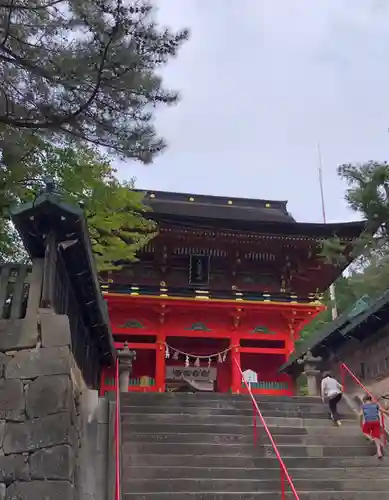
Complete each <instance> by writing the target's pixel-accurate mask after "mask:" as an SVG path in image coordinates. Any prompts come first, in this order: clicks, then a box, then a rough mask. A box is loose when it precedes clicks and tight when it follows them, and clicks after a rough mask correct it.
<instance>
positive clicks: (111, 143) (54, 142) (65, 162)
mask: <svg viewBox="0 0 389 500" xmlns="http://www.w3.org/2000/svg"><path fill="white" fill-rule="evenodd" d="M154 10H155V7H154V6H153V5H152V4H151V3H149V2H147V0H145V1H142V0H139V1H137V2H136V3H133V4H131V3H128V2H123V0H4V1H2V2H1V3H0V26H1V29H0V32H1V36H0V259H1V260H2V261H7V260H10V259H11V260H23V259H25V258H26V256H25V254H24V253H23V248H22V246H21V244H20V240H19V239H18V236H17V234H16V233H15V230H14V228H13V227H12V224H11V222H10V220H9V212H10V207H11V206H12V205H13V204H15V203H20V202H23V201H26V200H30V199H33V197H34V196H36V194H37V189H38V188H37V186H39V183H40V182H41V181H42V178H43V176H44V175H51V176H52V177H54V179H55V181H56V183H57V185H58V187H59V189H60V190H61V191H62V193H63V194H64V197H65V199H66V198H67V199H68V200H69V201H72V202H73V203H83V205H84V206H85V213H86V216H87V219H88V225H89V228H90V234H91V240H92V245H93V251H94V252H95V255H96V259H97V264H98V267H99V268H100V269H107V268H111V267H112V265H113V264H112V263H116V262H120V261H123V260H126V261H127V260H133V259H134V258H135V254H136V251H137V250H138V249H139V248H140V247H141V246H142V245H144V244H145V243H146V242H147V241H148V240H149V238H150V237H151V235H152V234H153V232H154V231H155V227H154V225H153V224H152V223H151V222H149V221H148V220H147V219H145V218H144V217H143V212H144V210H145V207H144V206H143V203H142V196H141V194H139V193H136V192H134V191H133V190H131V188H132V187H133V183H132V181H130V182H128V183H120V182H119V181H118V180H117V179H116V177H115V172H114V170H113V169H112V167H111V166H110V164H109V162H108V160H107V158H106V157H104V156H102V155H101V154H100V153H99V151H100V150H104V151H106V152H107V153H108V154H109V153H113V154H115V155H118V156H119V157H122V158H131V159H135V160H140V161H142V162H144V163H149V162H151V161H152V160H153V157H154V156H155V155H156V154H158V153H159V152H160V151H162V150H163V149H164V147H165V143H164V141H163V139H162V138H160V137H158V136H157V133H156V130H155V128H154V125H153V118H154V110H155V108H156V107H157V106H159V105H172V104H175V103H176V102H177V100H178V94H177V93H176V92H174V91H170V90H168V89H165V88H164V87H163V83H162V79H161V77H160V75H159V73H160V69H161V68H162V67H163V66H164V65H165V64H166V63H167V62H168V61H169V59H171V58H172V57H174V56H175V55H176V54H177V52H178V50H179V48H180V47H181V45H182V44H183V43H184V41H185V40H186V39H187V37H188V32H187V31H186V30H182V31H179V32H172V31H171V30H168V29H160V28H159V27H158V26H157V24H156V23H155V22H154V20H153V14H154Z"/></svg>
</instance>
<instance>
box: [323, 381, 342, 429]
mask: <svg viewBox="0 0 389 500" xmlns="http://www.w3.org/2000/svg"><path fill="white" fill-rule="evenodd" d="M342 391H343V388H342V386H341V385H340V383H339V382H338V381H337V380H336V379H335V378H334V377H332V375H331V373H329V372H324V373H323V377H322V380H321V398H322V400H323V403H327V404H328V406H329V409H330V412H331V418H332V419H333V421H334V422H335V423H336V425H337V426H338V427H340V426H341V425H342V423H341V421H340V415H339V413H338V403H339V402H340V400H341V399H342Z"/></svg>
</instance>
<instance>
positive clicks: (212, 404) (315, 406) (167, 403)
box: [121, 396, 351, 412]
mask: <svg viewBox="0 0 389 500" xmlns="http://www.w3.org/2000/svg"><path fill="white" fill-rule="evenodd" d="M144 406H153V407H158V406H163V407H165V408H185V409H188V408H213V409H223V408H231V409H234V408H236V409H239V408H243V409H252V406H253V405H252V401H251V399H249V398H246V397H245V398H241V399H233V400H229V399H224V400H216V401H213V400H211V401H209V400H202V399H200V400H197V399H189V400H182V399H178V398H173V399H166V398H156V399H149V398H148V399H145V400H142V401H141V400H139V399H133V398H132V396H131V397H130V398H124V400H122V401H121V407H122V408H127V407H130V408H136V407H140V408H142V407H144ZM258 407H259V408H260V410H272V409H278V410H287V409H290V408H295V409H300V410H306V411H309V410H325V411H327V406H326V405H325V404H323V403H322V401H321V400H320V399H319V400H317V401H316V402H315V403H306V402H304V403H295V402H294V401H292V400H289V401H278V402H277V401H272V400H269V401H258ZM339 408H340V409H342V410H344V411H347V412H350V411H351V410H350V409H349V407H348V406H347V404H346V403H344V402H341V403H340V404H339Z"/></svg>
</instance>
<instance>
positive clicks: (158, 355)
mask: <svg viewBox="0 0 389 500" xmlns="http://www.w3.org/2000/svg"><path fill="white" fill-rule="evenodd" d="M157 343H158V345H157V347H156V351H155V385H156V387H157V391H158V392H165V370H166V368H165V365H166V358H165V336H164V335H163V336H162V335H161V336H158V340H157Z"/></svg>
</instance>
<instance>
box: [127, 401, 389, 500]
mask: <svg viewBox="0 0 389 500" xmlns="http://www.w3.org/2000/svg"><path fill="white" fill-rule="evenodd" d="M121 404H122V438H123V444H122V453H123V473H122V498H123V500H222V499H226V500H233V499H234V500H256V499H258V500H259V499H262V500H265V499H266V500H273V499H277V500H279V499H281V493H280V472H279V466H278V461H277V460H276V459H275V457H274V453H273V451H272V447H271V445H270V443H269V440H268V438H267V436H266V435H265V433H264V431H263V429H262V428H261V427H260V426H259V427H258V445H257V447H254V446H253V437H252V436H253V432H252V405H251V401H250V400H249V397H248V396H232V395H228V394H214V393H211V394H204V393H197V394H185V393H181V394H179V393H176V394H174V393H169V394H152V393H146V394H136V393H133V394H124V395H123V396H122V403H121ZM259 407H260V409H261V411H262V413H263V415H264V417H265V419H266V422H267V424H268V425H269V427H270V430H271V432H272V434H273V436H274V439H275V441H276V443H277V445H278V449H279V451H280V453H281V456H282V457H283V458H284V461H285V463H286V466H287V468H288V471H289V474H290V476H291V477H292V479H293V481H294V484H295V487H296V489H297V492H298V493H299V496H300V499H301V500H308V499H309V500H389V457H387V458H384V460H382V461H379V460H377V459H376V458H375V457H374V452H375V448H374V446H373V447H372V445H371V444H370V443H368V442H367V441H366V439H365V438H364V437H363V436H362V435H361V432H360V428H359V426H358V423H357V421H356V419H355V416H354V415H352V413H351V412H350V411H349V410H348V409H347V408H346V407H345V406H343V407H342V406H341V407H340V410H341V412H342V414H343V415H344V418H343V425H342V427H341V428H340V429H338V428H337V427H335V426H334V425H333V424H332V422H331V421H330V420H329V419H328V414H327V411H326V408H325V407H324V406H323V404H322V403H321V401H320V399H319V398H311V397H294V398H281V397H261V398H260V399H259ZM286 489H287V491H289V488H288V486H287V487H286ZM287 498H288V499H289V498H293V495H292V494H289V495H288V496H287Z"/></svg>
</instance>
